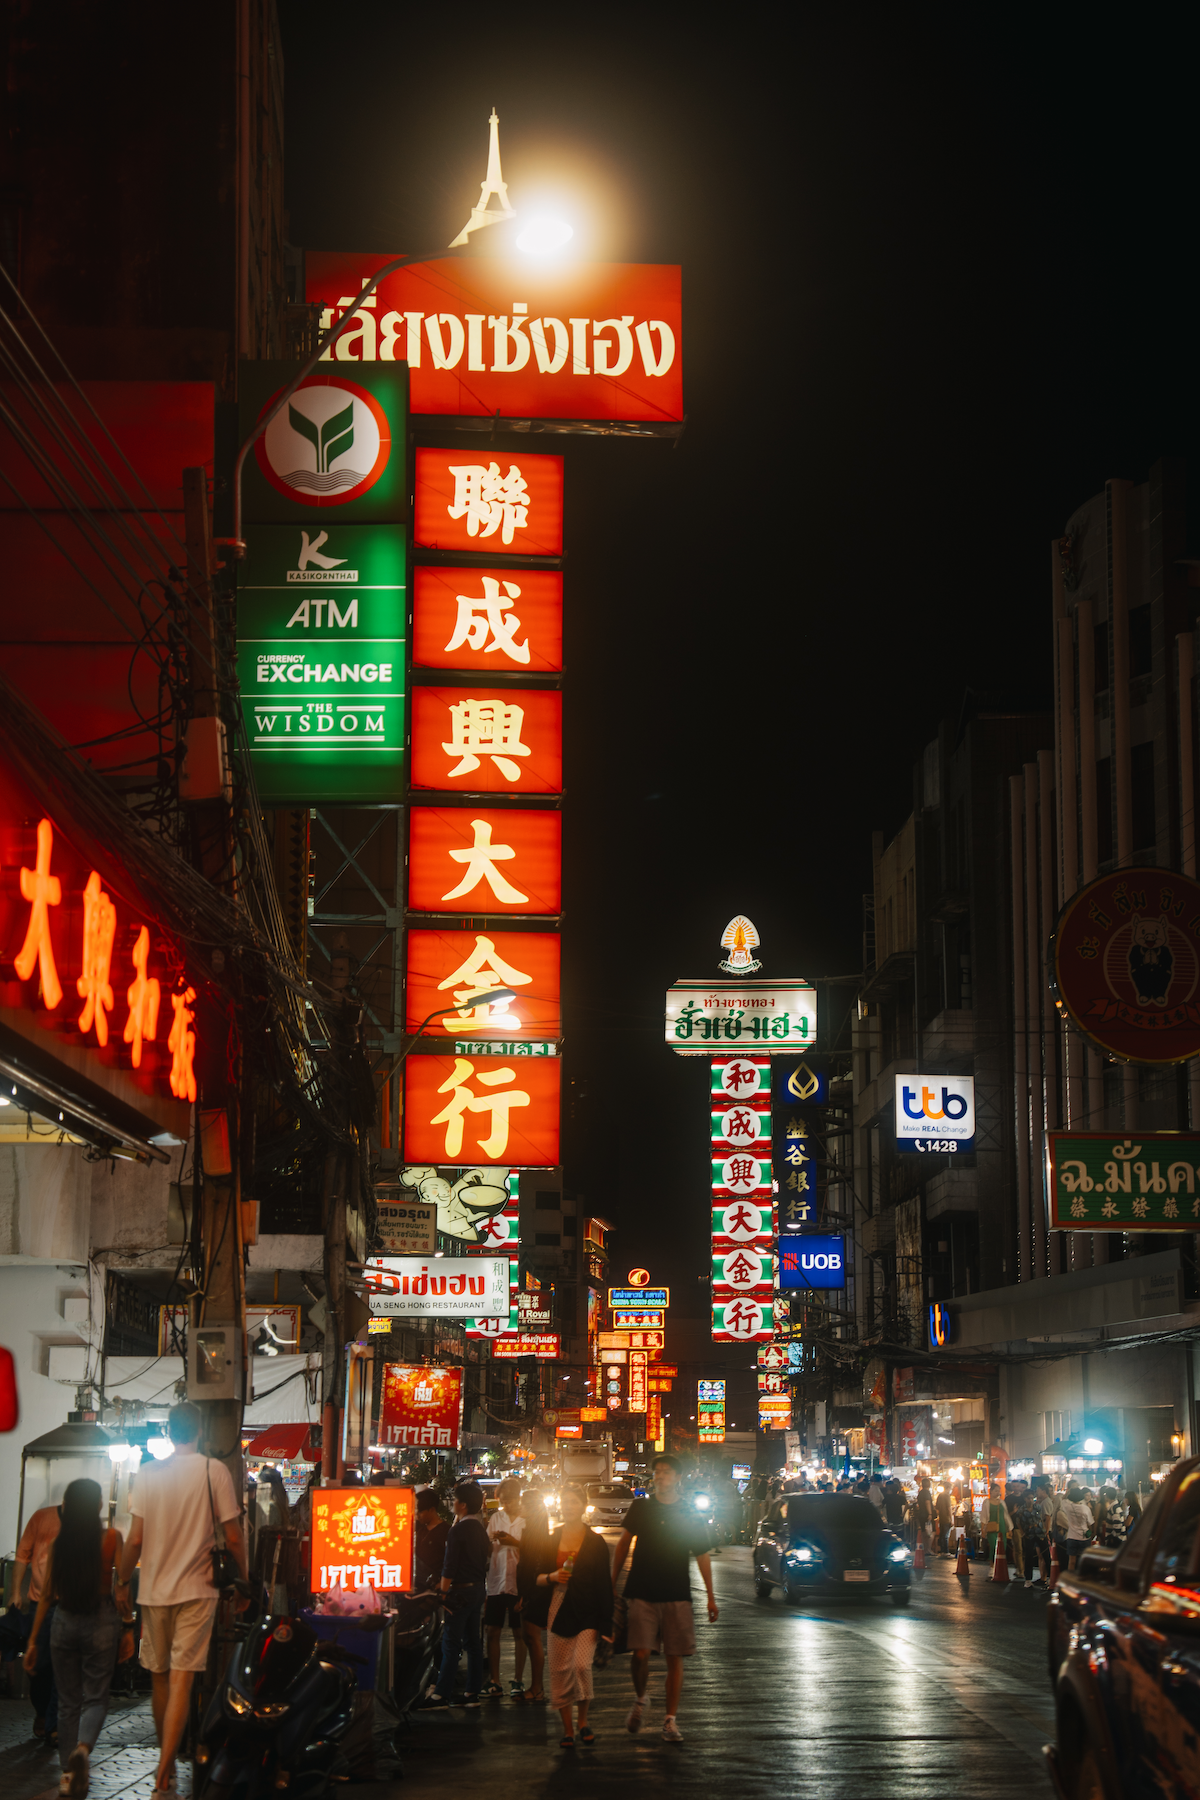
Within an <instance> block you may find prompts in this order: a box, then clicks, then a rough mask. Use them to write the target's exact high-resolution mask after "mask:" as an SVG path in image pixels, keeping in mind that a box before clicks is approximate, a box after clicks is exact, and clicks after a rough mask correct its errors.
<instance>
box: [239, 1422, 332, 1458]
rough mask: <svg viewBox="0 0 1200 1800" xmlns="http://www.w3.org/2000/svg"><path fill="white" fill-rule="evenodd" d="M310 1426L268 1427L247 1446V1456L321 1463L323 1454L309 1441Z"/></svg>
mask: <svg viewBox="0 0 1200 1800" xmlns="http://www.w3.org/2000/svg"><path fill="white" fill-rule="evenodd" d="M311 1429H312V1427H311V1426H309V1425H268V1426H267V1427H266V1429H265V1430H263V1431H260V1432H259V1433H258V1435H257V1436H256V1437H252V1438H251V1439H250V1442H249V1443H248V1444H247V1445H246V1450H245V1454H246V1455H247V1456H269V1457H271V1458H272V1459H273V1460H274V1461H276V1462H320V1460H321V1452H320V1451H319V1450H314V1449H313V1446H312V1443H311V1442H310V1440H309V1432H310V1431H311Z"/></svg>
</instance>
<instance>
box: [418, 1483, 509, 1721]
mask: <svg viewBox="0 0 1200 1800" xmlns="http://www.w3.org/2000/svg"><path fill="white" fill-rule="evenodd" d="M482 1512H483V1489H482V1488H481V1487H480V1485H479V1483H478V1482H477V1481H460V1482H459V1483H458V1485H457V1487H456V1488H455V1489H454V1523H453V1525H452V1526H451V1527H450V1533H449V1536H448V1537H447V1539H446V1555H445V1559H444V1560H443V1563H442V1579H441V1590H442V1594H443V1596H444V1597H443V1601H442V1604H443V1606H444V1607H445V1609H446V1613H447V1618H446V1622H445V1625H444V1626H443V1629H442V1666H441V1670H440V1671H439V1674H438V1678H437V1682H436V1684H435V1685H434V1686H433V1687H431V1688H430V1690H429V1692H428V1693H427V1694H426V1696H425V1698H424V1700H423V1701H422V1706H423V1708H424V1709H425V1710H426V1711H430V1712H432V1711H444V1710H445V1708H446V1707H448V1706H449V1705H450V1703H451V1701H452V1700H453V1698H454V1681H455V1676H456V1675H457V1673H458V1659H459V1657H460V1656H461V1655H462V1653H463V1650H464V1649H465V1650H466V1653H467V1691H466V1694H465V1695H464V1697H463V1705H464V1706H468V1707H471V1708H472V1709H474V1708H475V1707H477V1706H478V1705H479V1691H480V1689H481V1688H482V1686H483V1640H482V1638H481V1636H480V1619H481V1617H482V1614H483V1602H484V1599H485V1597H486V1595H487V1574H488V1565H489V1564H490V1562H491V1560H492V1544H491V1539H490V1538H489V1537H488V1534H487V1527H486V1525H485V1524H484V1522H483V1520H482V1518H481V1517H480V1514H481V1513H482Z"/></svg>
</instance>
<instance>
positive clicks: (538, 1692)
mask: <svg viewBox="0 0 1200 1800" xmlns="http://www.w3.org/2000/svg"><path fill="white" fill-rule="evenodd" d="M521 1517H522V1518H523V1519H524V1521H525V1529H524V1531H523V1532H522V1533H521V1549H520V1552H519V1559H518V1562H517V1593H518V1594H519V1595H520V1596H521V1631H522V1634H523V1636H524V1638H525V1647H526V1649H527V1650H528V1651H529V1669H530V1676H531V1680H530V1686H529V1692H528V1694H527V1695H526V1696H525V1697H526V1698H527V1699H529V1700H535V1701H536V1700H541V1701H544V1700H545V1698H546V1688H545V1671H546V1641H545V1639H544V1637H543V1636H542V1633H543V1632H544V1631H545V1629H546V1620H547V1617H548V1615H549V1611H550V1597H551V1593H552V1591H553V1590H552V1589H551V1588H549V1587H539V1586H538V1585H537V1578H538V1576H539V1574H541V1572H542V1571H543V1569H546V1568H548V1567H549V1566H550V1565H549V1564H548V1563H547V1561H546V1551H547V1548H548V1546H549V1542H550V1521H549V1519H548V1518H547V1517H546V1496H545V1495H544V1494H543V1493H542V1492H541V1491H540V1489H538V1488H530V1489H529V1491H528V1493H526V1494H524V1495H523V1496H522V1499H521Z"/></svg>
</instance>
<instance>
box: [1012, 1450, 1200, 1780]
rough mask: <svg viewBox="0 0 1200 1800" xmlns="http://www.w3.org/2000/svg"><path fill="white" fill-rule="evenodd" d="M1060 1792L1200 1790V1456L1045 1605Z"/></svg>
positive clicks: (1053, 1759)
mask: <svg viewBox="0 0 1200 1800" xmlns="http://www.w3.org/2000/svg"><path fill="white" fill-rule="evenodd" d="M1046 1620H1047V1625H1048V1627H1049V1633H1050V1643H1049V1650H1050V1682H1051V1685H1052V1687H1053V1689H1054V1709H1055V1714H1056V1717H1057V1732H1056V1739H1057V1741H1056V1742H1055V1743H1053V1744H1048V1745H1047V1746H1046V1756H1047V1759H1048V1761H1049V1765H1050V1773H1051V1776H1052V1777H1053V1780H1054V1787H1055V1792H1056V1793H1057V1794H1058V1795H1059V1796H1060V1800H1151V1796H1153V1800H1191V1797H1192V1796H1194V1795H1196V1794H1200V1457H1194V1458H1190V1459H1189V1460H1187V1461H1186V1462H1180V1463H1178V1464H1176V1466H1175V1468H1174V1469H1173V1470H1172V1471H1171V1472H1170V1474H1169V1475H1168V1476H1167V1479H1166V1480H1165V1481H1164V1482H1163V1484H1162V1486H1161V1487H1160V1488H1159V1490H1158V1492H1157V1493H1156V1494H1155V1496H1154V1498H1153V1499H1152V1500H1151V1502H1150V1504H1149V1506H1148V1507H1147V1508H1146V1512H1145V1515H1144V1516H1143V1518H1142V1519H1141V1522H1140V1523H1139V1524H1138V1525H1137V1527H1136V1528H1135V1529H1134V1530H1133V1531H1131V1532H1130V1534H1129V1537H1128V1539H1127V1541H1126V1542H1125V1543H1124V1544H1122V1545H1121V1546H1120V1547H1119V1548H1117V1549H1113V1550H1095V1549H1091V1550H1085V1551H1084V1552H1083V1554H1082V1555H1081V1556H1080V1558H1079V1567H1078V1569H1077V1570H1076V1571H1075V1573H1074V1574H1068V1573H1064V1574H1062V1575H1060V1577H1059V1582H1058V1588H1057V1591H1056V1592H1055V1593H1053V1594H1051V1596H1050V1602H1049V1605H1048V1607H1047V1609H1046Z"/></svg>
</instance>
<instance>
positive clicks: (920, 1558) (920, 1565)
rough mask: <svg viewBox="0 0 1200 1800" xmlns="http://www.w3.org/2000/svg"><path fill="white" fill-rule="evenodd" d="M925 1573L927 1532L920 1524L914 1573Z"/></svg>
mask: <svg viewBox="0 0 1200 1800" xmlns="http://www.w3.org/2000/svg"><path fill="white" fill-rule="evenodd" d="M924 1573H925V1533H924V1532H923V1531H922V1530H921V1528H920V1526H919V1525H918V1527H917V1547H916V1549H915V1550H914V1551H913V1574H914V1575H923V1574H924Z"/></svg>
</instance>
